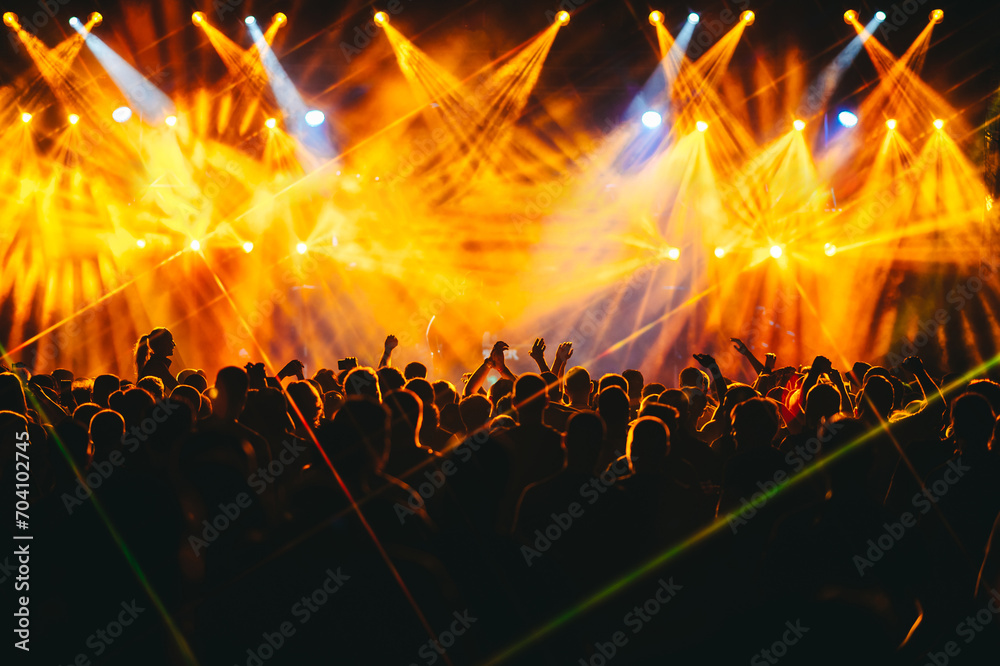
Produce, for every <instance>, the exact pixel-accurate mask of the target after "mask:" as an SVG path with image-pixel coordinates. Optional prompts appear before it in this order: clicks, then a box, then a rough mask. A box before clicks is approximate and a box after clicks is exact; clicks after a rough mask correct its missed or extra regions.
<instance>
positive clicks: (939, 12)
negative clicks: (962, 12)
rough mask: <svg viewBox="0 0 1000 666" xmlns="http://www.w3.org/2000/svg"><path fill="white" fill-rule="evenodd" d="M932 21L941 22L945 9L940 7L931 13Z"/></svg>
mask: <svg viewBox="0 0 1000 666" xmlns="http://www.w3.org/2000/svg"><path fill="white" fill-rule="evenodd" d="M930 20H931V23H940V22H941V21H943V20H944V11H942V10H940V9H935V10H934V11H932V12H931V15H930Z"/></svg>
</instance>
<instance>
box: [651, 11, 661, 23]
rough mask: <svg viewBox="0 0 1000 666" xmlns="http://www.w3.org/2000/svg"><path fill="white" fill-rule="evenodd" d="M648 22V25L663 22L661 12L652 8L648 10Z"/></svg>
mask: <svg viewBox="0 0 1000 666" xmlns="http://www.w3.org/2000/svg"><path fill="white" fill-rule="evenodd" d="M649 23H650V25H662V24H663V12H661V11H658V10H654V11H651V12H649Z"/></svg>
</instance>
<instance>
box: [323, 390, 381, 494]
mask: <svg viewBox="0 0 1000 666" xmlns="http://www.w3.org/2000/svg"><path fill="white" fill-rule="evenodd" d="M390 424H391V421H390V414H389V410H388V409H387V408H386V407H385V406H384V405H382V404H380V403H379V402H378V401H377V400H375V399H374V398H371V397H368V396H361V395H354V396H348V397H347V399H346V400H345V401H344V404H343V405H342V406H341V408H340V409H339V410H337V415H336V416H334V417H333V421H331V422H329V423H327V424H324V426H323V427H322V428H321V429H320V433H318V435H319V441H320V445H321V446H322V447H323V450H324V451H325V452H326V454H327V455H328V456H329V457H330V460H331V462H332V463H333V464H334V466H335V467H338V469H339V467H340V465H343V467H344V469H345V471H346V473H347V479H349V480H350V479H359V478H361V477H363V476H366V475H368V474H371V473H373V472H377V471H380V470H381V469H382V468H383V467H384V466H385V462H386V459H387V458H388V455H389V435H390V427H391V426H390Z"/></svg>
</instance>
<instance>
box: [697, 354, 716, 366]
mask: <svg viewBox="0 0 1000 666" xmlns="http://www.w3.org/2000/svg"><path fill="white" fill-rule="evenodd" d="M692 356H694V360H696V361H698V363H699V364H700V365H701V367H703V368H705V369H706V370H711V369H712V368H718V367H719V364H718V363H716V362H715V358H713V357H712V355H711V354H692Z"/></svg>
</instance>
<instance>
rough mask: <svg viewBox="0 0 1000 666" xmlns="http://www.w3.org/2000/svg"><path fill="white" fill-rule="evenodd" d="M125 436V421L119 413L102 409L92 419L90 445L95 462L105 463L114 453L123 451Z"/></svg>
mask: <svg viewBox="0 0 1000 666" xmlns="http://www.w3.org/2000/svg"><path fill="white" fill-rule="evenodd" d="M124 436H125V419H123V418H122V417H121V414H119V413H118V412H113V411H111V410H110V409H102V410H100V411H98V412H97V413H96V414H94V415H93V416H92V417H91V419H90V443H91V445H92V446H93V451H94V460H95V461H97V462H104V461H106V460H107V459H108V456H109V455H111V452H112V451H116V450H119V449H121V447H122V438H123V437H124Z"/></svg>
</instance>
